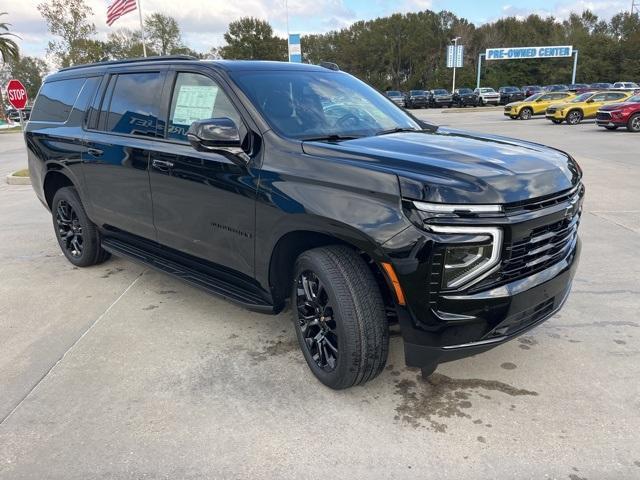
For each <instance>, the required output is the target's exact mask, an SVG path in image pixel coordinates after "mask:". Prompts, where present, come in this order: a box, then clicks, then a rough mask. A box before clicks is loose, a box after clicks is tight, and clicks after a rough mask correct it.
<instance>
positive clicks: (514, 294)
mask: <svg viewBox="0 0 640 480" xmlns="http://www.w3.org/2000/svg"><path fill="white" fill-rule="evenodd" d="M579 257H580V241H579V240H577V242H576V245H575V248H574V250H573V251H572V253H571V254H570V255H569V256H567V257H566V258H565V259H564V260H562V261H561V262H559V263H557V264H555V265H553V266H551V267H549V268H548V269H546V270H543V271H542V272H538V273H537V274H535V275H533V276H531V277H527V278H525V279H522V280H518V281H515V282H513V283H510V284H507V285H503V286H500V287H497V288H495V289H492V290H488V291H485V292H481V293H477V294H472V295H464V296H452V297H446V296H445V297H443V298H442V300H443V302H442V304H443V305H444V306H445V308H447V311H448V313H449V315H451V314H452V313H453V312H459V314H458V315H459V318H458V319H449V320H447V319H441V320H442V328H441V331H440V333H439V334H436V333H428V332H425V331H423V330H420V329H416V328H415V322H414V321H413V319H412V318H411V314H410V313H409V312H408V311H404V312H402V314H401V315H399V322H400V327H401V331H402V336H403V338H404V351H405V362H406V364H407V365H408V366H411V367H420V368H423V367H428V366H431V365H434V364H439V363H443V362H449V361H452V360H457V359H460V358H464V357H468V356H471V355H475V354H478V353H482V352H486V351H487V350H490V349H492V348H494V347H497V346H498V345H501V344H503V343H505V342H507V341H509V340H512V339H514V338H516V337H518V336H519V335H522V334H523V333H525V332H526V331H528V330H530V329H531V328H534V327H535V326H537V325H539V324H541V323H542V322H544V321H545V320H547V319H549V318H550V317H552V316H553V315H554V314H555V313H556V312H558V310H560V308H561V307H562V305H563V304H564V302H565V300H566V299H567V296H568V295H569V291H570V289H571V283H572V280H573V277H574V275H575V272H576V269H577V266H578V260H579ZM471 312H477V314H476V315H469V314H470V313H471ZM463 317H468V318H466V319H463ZM488 325H491V326H490V327H488ZM494 325H495V326H494ZM487 328H490V330H489V332H487ZM474 336H475V337H477V338H478V339H477V340H475V341H465V342H464V343H454V344H448V343H449V342H448V340H447V337H451V338H455V337H461V338H466V339H468V338H472V337H474ZM443 344H444V345H443Z"/></svg>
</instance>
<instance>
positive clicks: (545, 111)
mask: <svg viewBox="0 0 640 480" xmlns="http://www.w3.org/2000/svg"><path fill="white" fill-rule="evenodd" d="M504 115H505V116H507V117H509V118H511V119H513V120H516V119H520V120H529V119H531V118H532V117H533V116H534V115H544V116H545V117H546V118H547V119H548V120H550V121H551V122H553V123H554V124H561V123H567V124H568V125H577V124H579V123H580V122H582V121H583V120H585V119H592V118H595V119H596V123H597V125H598V126H601V127H604V128H606V129H608V130H616V129H618V128H620V127H626V128H627V129H628V130H629V131H631V132H640V94H636V95H634V94H633V92H632V91H627V90H622V89H610V90H596V91H587V92H584V93H580V94H577V93H574V92H571V91H568V90H565V91H552V92H547V93H544V92H540V93H536V94H534V95H531V96H530V97H528V98H526V99H525V100H523V101H519V102H512V103H509V104H507V105H506V106H505V107H504Z"/></svg>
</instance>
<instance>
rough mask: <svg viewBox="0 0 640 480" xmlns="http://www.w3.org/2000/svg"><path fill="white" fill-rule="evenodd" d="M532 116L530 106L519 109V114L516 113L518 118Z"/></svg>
mask: <svg viewBox="0 0 640 480" xmlns="http://www.w3.org/2000/svg"><path fill="white" fill-rule="evenodd" d="M532 116H533V110H531V109H530V108H523V109H522V110H520V114H519V115H518V117H520V120H530V119H531V117H532Z"/></svg>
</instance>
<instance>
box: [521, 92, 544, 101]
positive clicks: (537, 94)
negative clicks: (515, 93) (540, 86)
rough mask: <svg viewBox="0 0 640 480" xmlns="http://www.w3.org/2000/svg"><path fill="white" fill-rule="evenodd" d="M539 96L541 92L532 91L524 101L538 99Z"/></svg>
mask: <svg viewBox="0 0 640 480" xmlns="http://www.w3.org/2000/svg"><path fill="white" fill-rule="evenodd" d="M541 96H542V93H534V94H533V95H531V96H530V97H527V98H525V99H524V101H525V102H533V101H535V100H537V99H539V98H540V97H541Z"/></svg>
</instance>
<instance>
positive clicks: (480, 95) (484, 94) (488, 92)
mask: <svg viewBox="0 0 640 480" xmlns="http://www.w3.org/2000/svg"><path fill="white" fill-rule="evenodd" d="M473 94H474V95H475V97H476V98H477V103H478V105H488V104H492V105H498V104H499V103H500V94H499V93H498V92H496V91H495V90H494V89H493V88H490V87H482V88H476V89H475V90H474V91H473Z"/></svg>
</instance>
